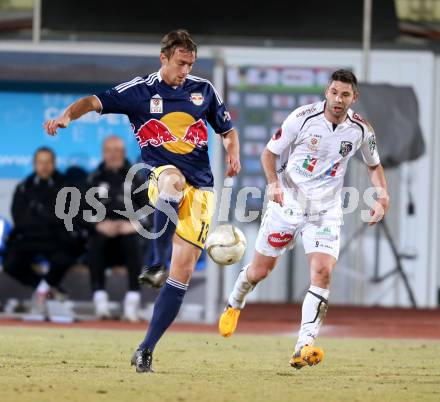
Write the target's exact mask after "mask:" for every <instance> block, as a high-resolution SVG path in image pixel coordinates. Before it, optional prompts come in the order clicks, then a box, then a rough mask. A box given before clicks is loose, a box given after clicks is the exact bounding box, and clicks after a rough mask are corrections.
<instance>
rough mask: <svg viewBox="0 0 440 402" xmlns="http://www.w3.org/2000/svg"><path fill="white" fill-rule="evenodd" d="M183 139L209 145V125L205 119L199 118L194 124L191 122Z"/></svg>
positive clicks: (196, 144) (198, 144)
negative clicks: (207, 125)
mask: <svg viewBox="0 0 440 402" xmlns="http://www.w3.org/2000/svg"><path fill="white" fill-rule="evenodd" d="M182 141H184V142H188V143H190V144H193V145H195V146H206V145H208V127H206V125H205V123H204V122H203V120H197V121H196V122H195V123H194V124H191V125H190V126H189V127H188V129H187V130H186V133H185V135H184V137H183V138H182Z"/></svg>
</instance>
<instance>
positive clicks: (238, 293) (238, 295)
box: [228, 264, 255, 309]
mask: <svg viewBox="0 0 440 402" xmlns="http://www.w3.org/2000/svg"><path fill="white" fill-rule="evenodd" d="M248 268H249V264H248V265H246V266H245V267H243V269H242V270H241V271H240V273H239V274H238V277H237V280H236V281H235V284H234V289H233V290H232V292H231V294H230V296H229V299H228V304H229V305H230V306H231V307H233V308H236V309H242V308H243V307H244V305H245V304H246V300H245V298H246V295H247V294H248V293H249V292H252V290H253V289H254V287H255V285H253V284H252V283H250V282H249V281H248V279H247V275H246V272H247V269H248Z"/></svg>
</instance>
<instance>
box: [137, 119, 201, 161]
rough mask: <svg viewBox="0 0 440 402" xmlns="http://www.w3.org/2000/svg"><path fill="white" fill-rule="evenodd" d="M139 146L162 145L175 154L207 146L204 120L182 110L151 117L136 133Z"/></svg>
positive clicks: (186, 152)
mask: <svg viewBox="0 0 440 402" xmlns="http://www.w3.org/2000/svg"><path fill="white" fill-rule="evenodd" d="M136 138H137V140H138V142H139V145H140V146H141V147H145V146H153V147H159V146H163V147H164V148H166V149H167V150H168V151H170V152H173V153H175V154H188V153H190V152H192V151H193V150H194V149H195V148H196V147H198V148H201V147H206V146H208V127H207V126H206V125H205V123H204V121H203V120H201V119H199V120H197V121H195V120H194V118H193V117H192V116H191V115H189V114H187V113H183V112H173V113H169V114H167V115H165V116H163V117H162V118H161V119H160V120H156V119H151V120H149V121H148V122H146V123H145V124H144V125H143V126H142V127H141V128H140V129H139V130H138V132H137V133H136Z"/></svg>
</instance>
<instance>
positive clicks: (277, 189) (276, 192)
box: [267, 180, 284, 206]
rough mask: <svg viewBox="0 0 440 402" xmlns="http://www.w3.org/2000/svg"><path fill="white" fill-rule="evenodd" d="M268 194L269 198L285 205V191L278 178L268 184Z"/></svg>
mask: <svg viewBox="0 0 440 402" xmlns="http://www.w3.org/2000/svg"><path fill="white" fill-rule="evenodd" d="M267 195H268V197H269V200H271V201H273V202H276V203H277V204H280V205H281V206H283V204H284V193H283V189H282V187H281V184H280V182H279V181H278V180H277V181H274V182H272V183H269V184H268V186H267Z"/></svg>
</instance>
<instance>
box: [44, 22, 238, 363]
mask: <svg viewBox="0 0 440 402" xmlns="http://www.w3.org/2000/svg"><path fill="white" fill-rule="evenodd" d="M161 45H162V48H161V52H160V62H161V69H160V70H159V71H158V72H155V73H153V74H150V75H148V76H145V77H143V78H141V77H136V78H134V79H132V80H131V81H128V82H124V83H122V84H120V85H117V86H115V87H114V88H111V89H109V90H107V91H105V92H103V93H100V94H97V95H95V96H88V97H85V98H82V99H79V100H78V101H76V102H74V103H73V104H71V105H70V106H69V107H68V108H67V109H66V111H65V112H64V113H63V115H62V116H60V117H59V118H57V119H55V120H49V121H47V122H46V123H45V124H44V127H45V129H46V131H47V132H48V133H49V134H51V135H54V134H56V132H57V129H58V128H66V127H67V126H68V125H69V123H70V122H71V121H72V120H75V119H78V118H79V117H81V116H82V115H83V114H85V113H87V112H90V111H95V112H99V113H102V114H104V113H122V114H126V115H127V116H128V118H129V119H130V122H131V124H132V127H133V130H134V133H135V135H136V138H137V140H138V142H139V145H140V147H141V153H142V159H143V161H144V162H145V163H146V164H148V165H149V166H151V167H152V171H151V174H150V180H149V188H148V195H149V201H150V203H151V204H152V205H153V206H154V207H155V210H154V213H153V233H156V234H160V236H159V237H157V238H155V239H153V240H152V242H153V244H152V247H153V255H154V256H153V263H152V265H151V266H150V267H146V268H144V270H143V271H142V273H141V275H140V276H139V280H140V281H141V282H142V283H148V284H150V285H152V286H154V287H157V288H160V287H162V286H163V284H164V282H165V279H166V270H165V258H166V250H167V249H168V245H169V243H170V242H171V241H172V246H173V250H172V257H171V267H170V273H169V277H168V279H166V283H165V286H163V287H162V289H161V291H160V293H159V295H158V297H157V299H156V302H155V306H154V311H153V317H152V319H151V322H150V325H149V327H148V331H147V334H146V337H145V339H144V341H143V342H142V343H141V344H140V345H139V348H138V349H137V351H136V352H135V354H134V355H133V358H132V364H133V365H135V366H136V371H137V372H150V371H153V369H152V354H153V350H154V348H155V346H156V344H157V342H158V341H159V339H160V338H161V336H162V335H163V334H164V332H165V331H166V329H167V328H168V327H169V326H170V325H171V323H172V322H173V321H174V319H175V317H176V316H177V313H178V312H179V309H180V306H181V304H182V301H183V298H184V296H185V293H186V290H187V288H188V283H189V280H190V278H191V275H192V273H193V270H194V267H195V264H196V262H197V260H198V258H199V256H200V253H201V250H202V249H203V247H204V244H205V240H206V236H207V233H208V230H209V225H210V221H211V216H212V214H213V192H212V187H213V185H214V183H213V175H212V172H211V167H210V163H209V158H208V127H207V123H209V124H210V125H211V126H212V128H213V129H214V130H215V131H216V132H217V133H219V134H221V136H222V140H223V146H224V147H225V150H226V164H227V168H226V174H227V175H228V176H235V175H236V174H237V173H238V172H239V171H240V159H239V143H238V135H237V132H236V130H235V129H234V128H233V127H232V122H231V118H230V115H229V113H228V111H227V110H226V107H225V105H224V103H223V101H222V99H221V98H220V96H219V94H218V93H217V91H216V90H215V88H214V87H213V86H212V84H211V83H210V82H209V81H208V80H205V79H202V78H199V77H195V76H192V75H189V73H190V71H191V69H192V67H193V65H194V62H195V60H196V56H197V45H196V43H195V42H194V41H193V39H192V38H191V37H190V35H189V33H188V32H187V31H185V30H177V31H172V32H170V33H168V34H167V35H165V36H164V38H163V39H162V43H161ZM176 225H177V227H176Z"/></svg>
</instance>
